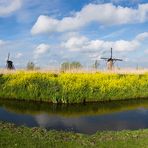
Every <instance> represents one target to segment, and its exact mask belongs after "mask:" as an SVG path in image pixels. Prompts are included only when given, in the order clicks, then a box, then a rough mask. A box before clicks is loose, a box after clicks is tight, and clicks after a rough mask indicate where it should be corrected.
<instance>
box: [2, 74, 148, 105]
mask: <svg viewBox="0 0 148 148" xmlns="http://www.w3.org/2000/svg"><path fill="white" fill-rule="evenodd" d="M146 97H148V74H142V75H138V74H135V75H134V74H105V73H94V74H91V73H89V74H87V73H84V74H82V73H81V74H79V73H77V74H76V73H75V74H72V73H61V74H50V73H39V72H17V73H13V74H1V75H0V98H3V99H5V98H7V99H19V100H35V101H46V102H53V103H80V102H93V101H108V100H123V99H131V98H146Z"/></svg>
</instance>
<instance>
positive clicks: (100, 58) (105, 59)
mask: <svg viewBox="0 0 148 148" xmlns="http://www.w3.org/2000/svg"><path fill="white" fill-rule="evenodd" d="M100 59H103V60H108V58H100Z"/></svg>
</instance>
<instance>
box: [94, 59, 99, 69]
mask: <svg viewBox="0 0 148 148" xmlns="http://www.w3.org/2000/svg"><path fill="white" fill-rule="evenodd" d="M99 65H100V64H99V61H98V60H96V61H95V63H94V64H93V68H95V69H98V67H99Z"/></svg>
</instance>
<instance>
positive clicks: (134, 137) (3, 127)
mask: <svg viewBox="0 0 148 148" xmlns="http://www.w3.org/2000/svg"><path fill="white" fill-rule="evenodd" d="M0 147H1V148H12V147H13V148H14V147H16V148H20V147H21V148H44V147H45V148H49V147H51V148H53V147H54V148H66V147H70V148H76V147H77V148H81V147H82V148H83V147H97V148H98V147H99V148H119V147H120V148H129V147H133V148H147V147H148V130H147V129H146V130H138V131H120V132H97V133H96V134H94V135H91V136H89V135H83V134H76V133H70V132H58V131H46V130H45V129H40V128H31V129H29V128H27V127H15V126H14V125H12V124H8V123H0Z"/></svg>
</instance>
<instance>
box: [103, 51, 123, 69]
mask: <svg viewBox="0 0 148 148" xmlns="http://www.w3.org/2000/svg"><path fill="white" fill-rule="evenodd" d="M101 59H103V60H105V61H107V69H108V70H112V69H113V67H114V63H115V62H116V61H123V60H122V59H116V58H113V49H112V48H111V56H110V58H101Z"/></svg>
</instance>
